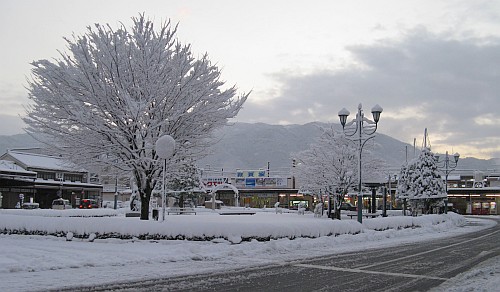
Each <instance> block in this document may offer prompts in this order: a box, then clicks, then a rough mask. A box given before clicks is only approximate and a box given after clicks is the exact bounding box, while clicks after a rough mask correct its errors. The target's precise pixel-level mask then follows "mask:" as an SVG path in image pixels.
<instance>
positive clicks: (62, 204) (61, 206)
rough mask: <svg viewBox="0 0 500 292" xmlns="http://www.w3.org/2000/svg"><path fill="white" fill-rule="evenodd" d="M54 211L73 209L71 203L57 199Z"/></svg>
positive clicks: (54, 203)
mask: <svg viewBox="0 0 500 292" xmlns="http://www.w3.org/2000/svg"><path fill="white" fill-rule="evenodd" d="M52 209H55V210H66V209H71V203H70V202H69V200H66V199H55V200H54V201H52Z"/></svg>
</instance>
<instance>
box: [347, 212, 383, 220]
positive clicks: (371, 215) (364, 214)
mask: <svg viewBox="0 0 500 292" xmlns="http://www.w3.org/2000/svg"><path fill="white" fill-rule="evenodd" d="M346 215H347V216H349V217H351V219H352V217H354V216H356V217H358V213H347V214H346ZM362 215H363V216H364V217H365V218H375V217H378V216H380V214H378V213H363V214H362Z"/></svg>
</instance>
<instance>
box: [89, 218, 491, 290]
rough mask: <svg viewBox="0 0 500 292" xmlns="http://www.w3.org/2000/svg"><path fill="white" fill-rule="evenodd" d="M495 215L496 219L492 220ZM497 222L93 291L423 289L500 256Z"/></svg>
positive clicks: (105, 287)
mask: <svg viewBox="0 0 500 292" xmlns="http://www.w3.org/2000/svg"><path fill="white" fill-rule="evenodd" d="M495 220H498V218H497V219H495ZM499 243H500V224H497V225H496V226H495V227H493V228H489V229H485V230H482V231H479V232H475V233H469V234H465V235H461V236H457V237H451V238H445V239H439V240H435V241H427V242H421V243H416V244H408V245H403V246H399V247H390V248H381V249H371V250H367V251H362V252H355V253H347V254H340V255H331V256H323V257H321V258H313V259H308V260H301V261H294V262H288V263H285V264H280V265H272V266H265V267H259V268H251V269H243V270H237V271H229V272H225V273H220V274H211V275H197V276H189V277H179V278H170V279H154V280H148V281H143V282H138V283H122V284H113V285H108V286H103V287H99V288H93V289H92V290H93V291H370V292H372V291H427V290H429V289H431V288H433V287H435V286H438V285H440V284H441V283H442V282H444V281H446V280H447V279H450V278H453V277H454V276H456V275H457V274H459V273H462V272H464V271H467V270H469V269H471V268H472V267H474V266H475V265H477V264H479V263H480V262H482V261H484V260H486V259H489V258H491V257H494V256H498V255H500V244H499Z"/></svg>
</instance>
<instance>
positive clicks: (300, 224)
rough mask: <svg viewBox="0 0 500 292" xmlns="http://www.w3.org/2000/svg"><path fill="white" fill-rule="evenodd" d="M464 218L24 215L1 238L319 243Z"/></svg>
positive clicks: (5, 226) (4, 225)
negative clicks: (326, 238) (309, 240)
mask: <svg viewBox="0 0 500 292" xmlns="http://www.w3.org/2000/svg"><path fill="white" fill-rule="evenodd" d="M463 222H464V219H463V217H462V216H460V215H457V214H454V213H450V214H447V215H427V216H420V217H403V216H398V217H386V218H375V219H369V220H364V221H363V224H360V223H358V222H357V221H356V220H330V219H326V218H314V217H312V215H311V216H297V215H296V214H279V215H276V214H270V213H257V214H255V215H235V216H230V217H229V216H228V215H225V216H220V215H213V214H212V215H196V216H194V215H191V216H190V215H177V216H175V215H174V216H168V217H167V218H166V220H165V221H164V222H158V221H144V220H139V219H138V218H125V217H123V216H116V217H100V218H96V217H43V216H20V215H9V214H5V213H4V212H1V213H0V233H3V234H26V235H54V236H67V234H68V233H70V234H71V235H72V236H71V237H72V238H73V237H75V238H89V236H92V237H94V236H95V238H96V239H105V238H118V239H134V238H137V239H141V240H165V239H168V240H195V241H196V240H198V241H202V240H216V239H225V240H228V241H230V242H233V243H239V242H241V241H250V240H253V239H256V240H259V241H267V240H271V239H279V238H289V239H295V238H298V237H306V238H316V237H321V236H332V235H333V236H338V235H342V234H357V233H361V232H363V230H386V229H399V228H416V227H420V226H429V225H437V224H449V225H450V226H452V225H454V226H457V225H461V224H463Z"/></svg>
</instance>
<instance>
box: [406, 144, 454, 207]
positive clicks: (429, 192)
mask: <svg viewBox="0 0 500 292" xmlns="http://www.w3.org/2000/svg"><path fill="white" fill-rule="evenodd" d="M398 198H399V199H407V200H408V201H409V203H410V206H411V208H412V213H413V214H416V212H417V210H419V209H421V210H423V212H424V213H428V212H429V211H431V209H432V208H433V207H441V206H442V204H443V200H444V199H445V198H446V192H445V188H444V183H443V180H442V178H441V174H440V172H439V169H438V167H437V165H436V160H435V159H434V154H433V153H432V152H431V151H430V149H429V148H426V147H425V148H423V149H422V151H421V152H420V154H419V156H418V157H417V158H415V159H413V160H412V161H410V162H409V163H408V165H407V166H404V167H403V168H402V169H401V176H400V178H399V185H398Z"/></svg>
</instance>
